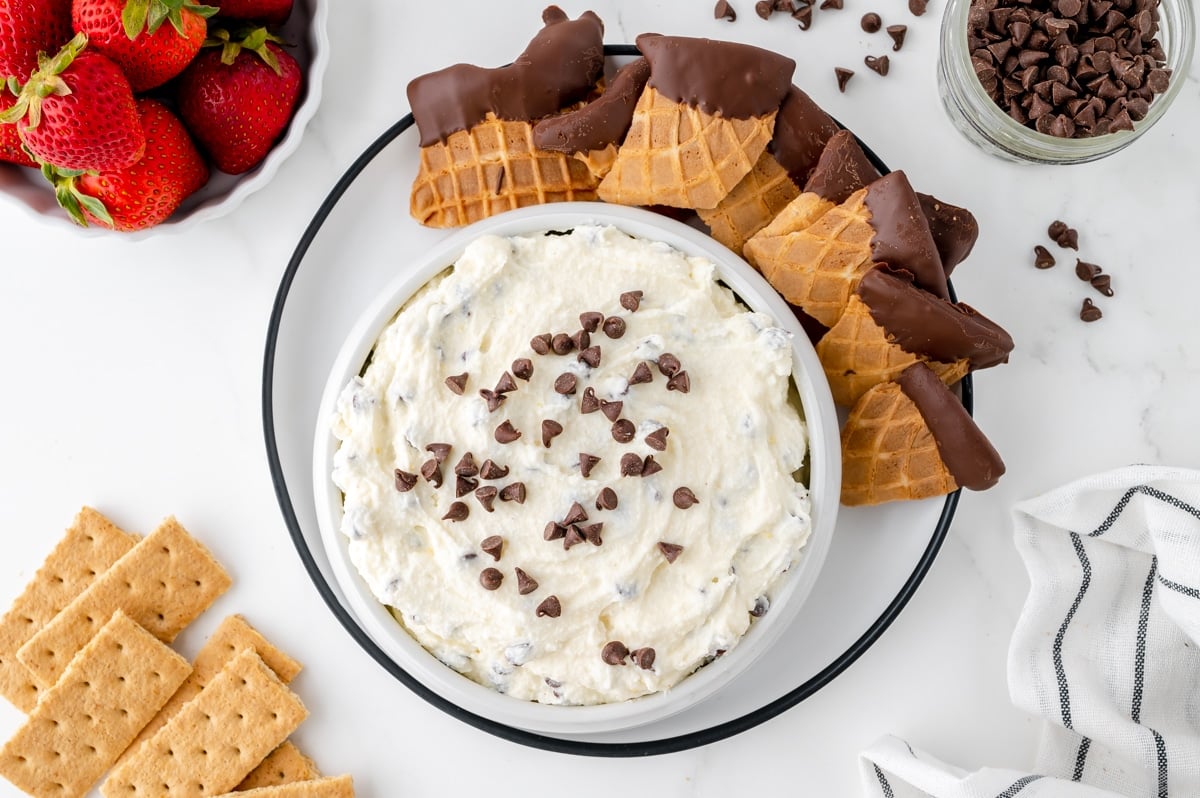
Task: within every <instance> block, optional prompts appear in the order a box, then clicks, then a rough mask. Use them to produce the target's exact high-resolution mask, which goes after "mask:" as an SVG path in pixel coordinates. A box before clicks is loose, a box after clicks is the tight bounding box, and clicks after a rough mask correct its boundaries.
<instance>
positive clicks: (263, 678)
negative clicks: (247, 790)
mask: <svg viewBox="0 0 1200 798" xmlns="http://www.w3.org/2000/svg"><path fill="white" fill-rule="evenodd" d="M307 714H308V710H306V709H305V708H304V704H302V703H301V702H300V699H299V698H297V697H296V695H295V694H294V693H292V691H291V690H289V689H288V688H287V686H285V685H284V684H283V682H281V681H280V680H279V677H278V676H276V675H275V674H274V672H273V671H272V670H271V669H270V668H268V667H267V666H266V664H265V663H264V662H263V661H262V658H261V657H260V656H259V655H258V654H257V653H255V652H254V651H243V652H242V653H241V654H238V655H237V656H236V657H234V659H233V660H232V661H231V662H230V663H229V664H228V665H227V666H226V667H225V669H224V670H222V671H221V672H220V673H219V674H218V675H217V676H216V677H215V678H214V679H213V680H212V681H210V682H209V683H208V684H207V685H205V687H204V689H203V690H201V691H200V694H199V695H197V696H196V697H195V698H194V699H192V700H191V701H189V702H188V703H187V704H184V706H183V709H181V710H180V711H179V712H178V713H177V714H176V715H175V717H173V718H171V719H170V720H169V721H167V724H166V725H165V726H163V727H162V728H161V729H159V730H158V734H156V735H154V736H153V737H151V738H150V740H149V741H148V742H146V743H144V744H143V745H142V746H141V747H139V748H138V749H137V750H136V751H134V752H133V754H132V756H130V757H129V758H128V759H126V760H125V761H124V762H122V763H121V764H119V765H117V767H116V768H114V769H113V770H112V772H111V773H110V774H109V776H108V779H106V780H105V782H104V785H103V786H102V787H101V792H102V793H104V795H105V796H108V798H129V796H131V795H153V796H156V798H159V797H161V798H200V796H210V795H220V794H222V793H226V792H229V791H230V790H232V789H233V788H234V787H236V786H237V785H238V784H239V783H240V782H241V781H242V779H244V778H245V777H246V776H247V775H248V774H249V773H250V771H252V770H253V769H254V768H255V766H257V765H258V763H260V762H262V760H263V758H264V757H266V755H267V754H269V753H270V752H271V751H273V750H275V749H276V748H277V747H279V745H280V744H281V743H282V742H283V741H284V740H286V739H287V738H288V735H290V734H291V733H292V732H293V731H295V730H296V727H297V726H299V725H300V722H301V721H302V720H304V718H305V716H307Z"/></svg>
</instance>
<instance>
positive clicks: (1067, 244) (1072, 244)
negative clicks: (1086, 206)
mask: <svg viewBox="0 0 1200 798" xmlns="http://www.w3.org/2000/svg"><path fill="white" fill-rule="evenodd" d="M1054 243H1056V244H1058V245H1059V246H1060V247H1062V248H1063V249H1073V250H1075V251H1076V252H1078V251H1079V232H1078V231H1077V230H1076V229H1075V228H1073V227H1068V228H1067V229H1066V230H1065V231H1064V232H1063V234H1062V235H1060V236H1059V237H1058V238H1056V239H1054Z"/></svg>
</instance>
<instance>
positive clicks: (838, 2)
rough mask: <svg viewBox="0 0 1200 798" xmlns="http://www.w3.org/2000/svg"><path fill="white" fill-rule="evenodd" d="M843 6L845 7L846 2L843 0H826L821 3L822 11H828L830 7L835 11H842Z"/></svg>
mask: <svg viewBox="0 0 1200 798" xmlns="http://www.w3.org/2000/svg"><path fill="white" fill-rule="evenodd" d="M843 8H845V3H844V2H843V0H825V2H823V3H821V10H822V11H828V10H830V9H833V10H834V11H841V10H842V9H843Z"/></svg>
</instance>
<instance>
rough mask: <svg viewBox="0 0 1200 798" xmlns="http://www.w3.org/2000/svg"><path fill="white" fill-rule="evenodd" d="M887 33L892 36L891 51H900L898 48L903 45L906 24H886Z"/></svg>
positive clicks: (906, 30) (906, 31) (906, 33)
mask: <svg viewBox="0 0 1200 798" xmlns="http://www.w3.org/2000/svg"><path fill="white" fill-rule="evenodd" d="M887 35H888V36H891V37H892V52H893V53H898V52H900V48H901V47H903V46H904V37H905V36H907V35H908V26H907V25H888V26H887Z"/></svg>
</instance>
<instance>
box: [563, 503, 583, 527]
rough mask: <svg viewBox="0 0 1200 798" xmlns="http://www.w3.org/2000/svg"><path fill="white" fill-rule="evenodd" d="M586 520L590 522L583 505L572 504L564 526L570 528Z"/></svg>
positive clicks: (564, 519) (564, 520)
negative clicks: (571, 525)
mask: <svg viewBox="0 0 1200 798" xmlns="http://www.w3.org/2000/svg"><path fill="white" fill-rule="evenodd" d="M586 520H588V514H587V510H585V509H583V505H582V504H580V503H579V502H571V509H570V510H567V515H566V517H565V518H563V520H562V522H563V525H564V526H569V525H570V524H578V523H579V522H580V521H586Z"/></svg>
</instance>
